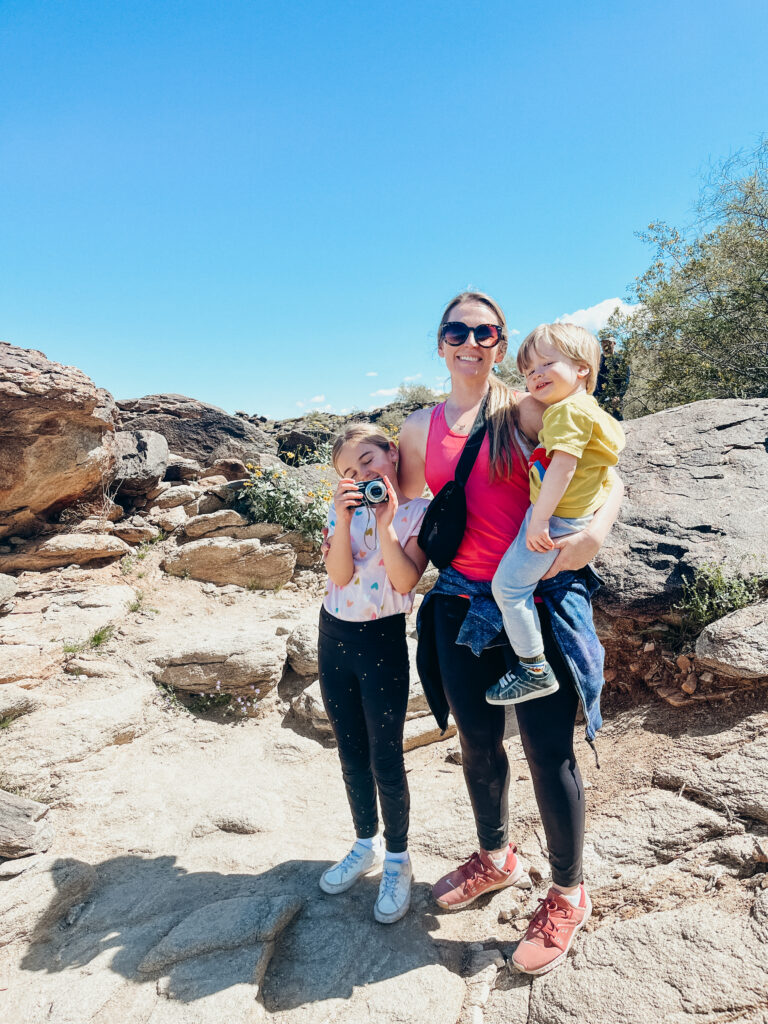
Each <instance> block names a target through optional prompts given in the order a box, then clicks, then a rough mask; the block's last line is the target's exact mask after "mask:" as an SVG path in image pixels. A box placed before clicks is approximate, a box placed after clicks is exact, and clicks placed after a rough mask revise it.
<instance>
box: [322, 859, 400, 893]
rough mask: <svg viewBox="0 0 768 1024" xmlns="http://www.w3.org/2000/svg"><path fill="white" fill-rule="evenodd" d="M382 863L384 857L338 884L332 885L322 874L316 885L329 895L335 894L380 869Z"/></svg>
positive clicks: (349, 887) (344, 890)
mask: <svg viewBox="0 0 768 1024" xmlns="http://www.w3.org/2000/svg"><path fill="white" fill-rule="evenodd" d="M383 863H384V858H383V857H382V859H381V860H380V861H376V863H375V864H371V866H370V867H369V868H367V869H366V870H365V871H361V872H360V873H359V874H358V875H355V876H354V878H351V879H350V880H349V881H348V882H340V883H339V884H338V885H334V884H333V883H332V882H326V881H325V879H324V878H323V876H322V875H320V879H319V881H318V885H319V886H320V888H321V889H322V890H323V892H325V893H328V895H329V896H336V895H338V894H339V893H340V892H346V891H347V889H351V888H352V886H353V885H354V884H355V882H359V881H360V879H361V878H363V877H364V876H365V875H370V874H372V872H374V871H380V870H381V867H382V865H383Z"/></svg>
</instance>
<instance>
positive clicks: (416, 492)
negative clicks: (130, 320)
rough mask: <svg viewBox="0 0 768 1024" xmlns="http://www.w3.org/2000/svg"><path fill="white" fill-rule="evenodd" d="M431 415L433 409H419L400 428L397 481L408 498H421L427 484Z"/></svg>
mask: <svg viewBox="0 0 768 1024" xmlns="http://www.w3.org/2000/svg"><path fill="white" fill-rule="evenodd" d="M431 415H432V410H431V409H417V410H416V412H412V413H411V415H410V416H409V417H408V419H407V420H406V421H405V423H404V424H403V425H402V427H401V428H400V437H399V439H398V447H399V451H400V461H399V463H398V467H397V479H398V483H399V484H400V490H401V491H402V492H403V494H404V495H405V496H406V497H407V498H419V497H421V495H422V494H423V492H424V488H425V487H426V484H427V481H426V478H425V465H424V462H425V459H426V457H427V435H428V434H429V420H430V417H431Z"/></svg>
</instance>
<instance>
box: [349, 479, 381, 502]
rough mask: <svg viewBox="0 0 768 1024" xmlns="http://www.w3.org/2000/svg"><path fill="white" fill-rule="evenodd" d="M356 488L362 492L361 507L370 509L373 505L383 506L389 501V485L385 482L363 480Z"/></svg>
mask: <svg viewBox="0 0 768 1024" xmlns="http://www.w3.org/2000/svg"><path fill="white" fill-rule="evenodd" d="M355 486H356V487H357V489H358V491H359V492H360V504H361V505H367V506H368V507H370V506H371V505H383V504H384V503H385V502H387V501H389V495H388V494H387V485H386V484H385V483H384V481H383V480H362V481H361V482H360V483H359V484H356V485H355Z"/></svg>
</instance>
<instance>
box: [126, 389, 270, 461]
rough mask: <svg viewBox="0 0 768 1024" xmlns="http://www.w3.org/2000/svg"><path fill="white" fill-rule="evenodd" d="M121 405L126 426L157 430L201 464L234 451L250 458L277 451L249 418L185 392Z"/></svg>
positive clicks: (244, 458)
mask: <svg viewBox="0 0 768 1024" xmlns="http://www.w3.org/2000/svg"><path fill="white" fill-rule="evenodd" d="M118 407H119V416H120V420H121V424H122V429H123V430H155V431H157V432H158V433H159V434H162V435H163V436H164V437H165V438H166V440H167V441H168V447H169V448H170V449H171V451H172V452H174V453H175V454H176V455H181V456H183V457H184V458H186V459H193V460H195V461H196V462H198V463H199V464H200V465H201V466H210V465H213V463H214V462H215V461H216V460H217V459H228V458H230V457H231V456H233V455H236V456H238V457H239V458H240V459H242V461H243V462H249V461H253V460H254V459H255V458H258V456H259V455H260V454H262V453H276V451H277V445H276V444H275V442H274V441H273V440H272V438H271V437H269V436H268V435H267V434H265V433H264V431H263V430H261V429H260V428H259V427H256V426H254V424H252V423H250V422H249V421H248V420H244V419H242V418H241V417H239V416H230V415H229V414H228V413H226V412H224V410H223V409H219V408H217V407H216V406H215V405H207V404H206V403H205V402H198V401H197V400H196V399H194V398H187V397H186V396H185V395H170V394H169V395H146V396H145V397H144V398H134V399H130V400H127V401H123V402H118Z"/></svg>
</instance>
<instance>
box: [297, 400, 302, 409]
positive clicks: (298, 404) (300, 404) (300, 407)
mask: <svg viewBox="0 0 768 1024" xmlns="http://www.w3.org/2000/svg"><path fill="white" fill-rule="evenodd" d="M296 405H297V406H298V407H299V409H303V408H304V403H303V402H297V403H296Z"/></svg>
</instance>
